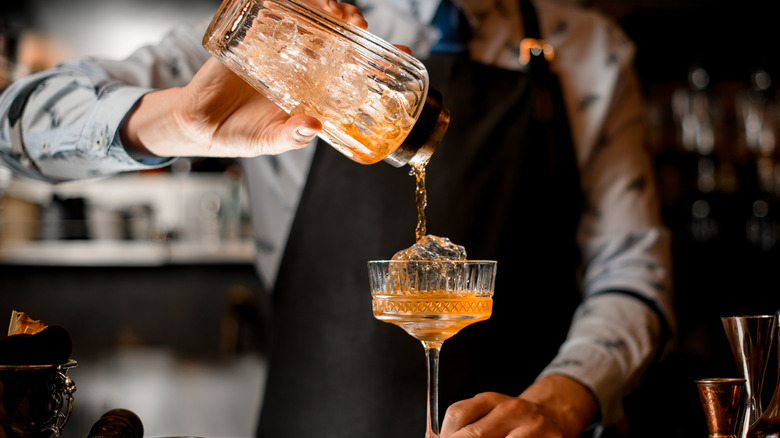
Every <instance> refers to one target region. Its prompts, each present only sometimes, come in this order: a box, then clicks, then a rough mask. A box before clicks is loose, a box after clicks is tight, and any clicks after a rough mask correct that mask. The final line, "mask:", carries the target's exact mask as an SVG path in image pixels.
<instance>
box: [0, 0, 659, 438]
mask: <svg viewBox="0 0 780 438" xmlns="http://www.w3.org/2000/svg"><path fill="white" fill-rule="evenodd" d="M312 2H313V3H316V4H318V5H319V6H321V7H323V8H325V9H326V10H327V11H329V12H330V13H332V14H334V15H336V16H339V17H343V18H345V19H347V20H348V21H350V22H352V23H353V24H356V25H358V26H361V27H364V28H365V27H366V26H368V29H369V30H371V31H372V32H374V33H376V34H378V35H379V36H380V37H383V38H385V39H387V40H389V41H392V42H393V43H397V44H402V45H406V46H408V47H409V48H410V49H411V52H412V54H413V55H414V56H417V57H418V58H420V59H422V60H423V61H424V62H425V64H426V66H427V68H428V70H429V74H430V77H431V84H432V86H434V87H435V88H437V89H438V90H439V91H441V93H442V95H443V96H444V105H445V106H446V107H447V108H448V109H449V110H450V113H451V122H450V127H449V130H448V132H447V134H446V135H445V137H444V140H443V141H442V143H441V144H440V145H439V147H438V149H437V151H436V152H435V154H434V155H433V157H432V159H431V161H430V164H429V165H428V181H427V183H428V199H429V206H428V209H427V211H426V213H427V217H428V230H429V231H430V232H431V233H432V234H436V235H439V236H444V237H448V238H450V239H451V240H452V241H453V242H455V243H457V244H460V245H463V246H465V248H466V250H467V253H468V256H469V258H472V259H492V260H497V261H498V266H499V269H498V275H497V279H496V292H495V298H494V303H495V304H494V309H493V316H492V317H491V319H489V320H488V321H486V322H482V323H480V324H476V325H474V326H470V327H468V328H466V329H464V330H463V331H462V332H461V333H459V334H458V336H456V337H454V338H452V339H451V340H449V341H448V342H447V347H446V348H445V349H444V350H443V352H442V354H443V356H444V357H445V358H446V359H445V361H444V362H443V365H442V369H441V376H440V383H441V403H442V407H443V408H447V411H446V415H445V418H444V420H443V423H442V431H441V436H442V437H452V438H468V437H473V438H476V437H480V438H488V437H495V438H504V437H515V438H517V437H521V436H522V437H531V436H555V437H565V438H573V437H576V436H578V435H579V434H581V433H583V432H589V433H590V432H598V431H600V430H602V428H604V427H610V426H613V425H615V424H617V423H619V422H621V421H622V420H623V419H624V412H623V407H622V401H623V398H624V397H625V396H626V395H627V394H628V393H629V392H630V391H631V389H632V388H634V387H635V385H637V384H638V382H639V381H640V379H641V377H642V375H643V372H645V371H646V370H647V368H648V367H649V366H650V365H651V364H652V363H653V362H654V361H656V360H658V358H659V357H661V356H662V353H663V351H664V349H665V348H666V347H667V346H668V342H669V340H670V339H671V334H672V333H673V332H674V315H673V309H672V292H671V284H670V254H669V234H668V233H667V231H666V230H665V229H664V228H663V226H662V224H661V221H660V218H659V205H658V199H657V194H656V191H655V185H654V179H653V174H652V167H651V165H650V161H649V159H648V156H647V155H646V153H645V150H644V144H643V130H644V126H643V123H642V120H643V108H642V103H641V99H640V93H639V89H638V86H637V83H636V78H635V76H634V73H633V71H632V63H633V56H634V46H633V45H632V43H631V42H630V41H629V40H628V39H627V38H626V37H625V35H624V34H623V33H622V31H621V30H620V29H619V28H618V27H616V26H615V25H614V23H612V22H610V21H609V20H608V19H606V18H604V17H603V16H601V15H599V14H597V13H595V12H593V11H588V10H582V9H578V8H573V7H568V6H562V5H559V4H554V3H548V2H546V1H542V0H534V1H528V0H497V1H494V2H482V1H478V0H460V1H457V2H454V1H453V2H452V3H451V2H449V1H443V2H439V1H437V0H361V1H358V2H357V6H358V7H359V9H358V8H356V7H355V6H352V5H348V4H345V3H337V2H335V1H334V0H316V1H315V0H312ZM361 11H362V13H361ZM209 18H210V17H209ZM206 24H207V21H206V22H204V23H202V24H201V25H200V26H181V27H177V28H176V29H174V30H173V31H172V32H171V33H170V34H168V36H166V37H165V38H164V39H163V40H162V41H160V43H159V44H158V45H156V46H152V47H145V48H141V49H139V50H138V51H137V52H135V53H134V54H133V55H132V56H130V57H129V58H128V59H126V60H122V61H111V60H102V59H91V58H88V59H76V60H73V61H69V62H67V63H64V64H62V65H60V66H58V67H56V68H54V69H51V70H47V71H44V72H41V73H38V74H34V75H31V76H29V77H26V78H24V79H22V80H20V81H18V82H16V83H14V84H13V85H12V86H10V87H9V88H8V89H7V90H6V92H5V93H4V94H3V95H2V96H1V97H0V116H1V117H2V119H1V120H2V122H1V123H2V125H1V126H2V130H0V158H1V159H2V161H3V162H4V163H5V164H6V165H7V166H8V167H10V168H11V169H13V170H14V171H16V172H18V173H20V174H24V175H27V176H30V177H34V178H39V179H43V180H47V181H52V182H58V181H66V180H73V179H84V178H94V177H99V176H104V175H111V174H115V173H118V172H124V171H133V170H139V169H147V168H153V167H160V166H166V165H168V164H170V163H171V162H172V161H173V160H175V159H176V157H179V156H228V157H242V158H243V159H242V164H243V166H244V171H245V175H246V178H247V184H248V191H249V196H250V200H251V208H252V219H253V225H254V231H255V233H256V241H257V243H258V245H257V268H258V273H259V275H260V276H261V278H262V279H263V282H264V284H266V285H267V287H268V293H270V294H272V295H273V304H274V309H273V321H272V325H273V333H272V336H273V341H272V348H271V352H270V357H269V360H270V363H269V369H268V380H267V384H266V391H265V395H264V400H263V404H262V406H263V407H262V412H261V415H260V421H259V426H258V436H261V437H263V438H273V437H289V436H320V437H323V436H324V437H334V438H336V437H338V438H351V437H355V438H365V437H366V436H382V437H385V436H386V437H399V436H413V435H414V434H419V433H422V430H423V429H424V427H425V424H424V423H425V415H424V412H425V397H424V394H423V393H422V391H423V388H424V387H425V378H426V373H425V369H424V366H422V365H421V363H422V352H421V349H420V346H419V344H418V343H417V342H415V341H414V340H412V339H411V338H410V337H409V336H407V335H406V334H405V333H404V332H403V331H402V330H399V329H398V328H396V327H393V326H391V325H389V324H380V323H378V322H377V321H376V320H374V318H373V316H372V314H371V304H370V301H371V296H370V294H369V290H368V278H367V273H366V262H367V261H368V260H374V259H382V258H389V257H390V256H392V254H394V253H395V252H396V251H397V250H400V249H402V248H404V247H408V246H410V245H411V244H412V243H414V242H413V240H414V227H415V222H416V210H415V208H414V181H413V178H411V177H410V176H409V175H408V172H407V170H406V169H398V168H394V167H392V166H389V165H386V164H383V163H380V164H375V165H371V166H363V165H358V164H356V163H354V162H352V161H350V160H348V159H346V158H345V157H344V156H342V155H341V154H339V153H338V152H336V151H335V150H334V149H333V148H331V147H329V146H328V145H327V144H326V143H323V142H319V141H314V142H312V140H313V139H314V137H315V135H316V133H317V132H319V130H320V129H321V126H322V125H321V123H320V122H319V121H318V120H316V119H314V118H311V117H308V116H304V115H296V116H292V117H289V116H288V115H286V114H285V113H284V112H282V111H281V110H280V109H278V108H277V107H275V106H274V105H273V104H272V103H271V102H269V101H268V100H266V99H265V98H264V97H262V96H261V95H259V94H258V93H256V92H255V91H254V90H253V89H252V88H250V87H249V86H248V85H246V84H245V83H244V82H243V81H242V80H240V79H239V78H238V77H236V76H235V75H234V74H233V73H231V72H230V71H229V70H228V69H227V68H226V67H224V66H223V65H222V64H221V63H220V62H219V61H217V60H215V59H212V58H210V57H209V55H208V53H207V52H206V51H205V50H204V49H203V48H202V47H201V44H200V42H201V39H202V36H203V34H204V31H205V28H206ZM524 38H534V39H536V40H544V41H545V42H546V43H547V44H549V45H550V46H551V47H552V48H554V56H548V58H549V59H548V58H545V56H544V55H545V53H540V54H538V55H536V54H531V59H530V60H529V61H528V62H521V61H520V59H519V58H520V56H519V55H520V54H521V53H520V51H519V47H520V46H521V41H522V40H523V39H524ZM548 55H553V53H548ZM310 143H311V144H310Z"/></svg>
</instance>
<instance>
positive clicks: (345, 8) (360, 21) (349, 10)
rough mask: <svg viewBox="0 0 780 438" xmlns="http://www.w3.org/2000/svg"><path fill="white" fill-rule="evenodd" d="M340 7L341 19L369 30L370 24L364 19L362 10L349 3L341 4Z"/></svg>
mask: <svg viewBox="0 0 780 438" xmlns="http://www.w3.org/2000/svg"><path fill="white" fill-rule="evenodd" d="M338 5H339V7H340V8H341V18H343V19H344V20H346V21H348V22H350V23H352V24H354V25H355V26H357V27H359V28H361V29H366V28H368V22H367V21H366V19H365V18H364V17H363V13H362V12H361V11H360V9H358V8H357V7H356V6H354V5H351V4H349V3H339V4H338Z"/></svg>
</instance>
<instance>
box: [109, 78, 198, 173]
mask: <svg viewBox="0 0 780 438" xmlns="http://www.w3.org/2000/svg"><path fill="white" fill-rule="evenodd" d="M176 93H177V89H175V88H172V89H167V90H159V91H153V92H150V93H147V94H145V95H144V96H142V97H141V98H140V99H138V101H137V102H136V104H135V105H134V106H133V107H132V108H131V109H130V111H128V113H127V114H126V115H125V118H124V119H123V120H122V123H121V124H120V125H119V132H118V137H119V138H118V140H119V142H120V143H121V144H122V145H123V147H124V148H125V151H127V153H128V154H129V155H130V156H131V157H133V158H135V159H136V160H138V161H141V162H145V161H148V160H152V161H157V160H165V159H167V158H169V157H174V156H177V155H179V154H178V153H177V151H176V148H177V147H180V144H181V143H186V140H185V139H184V138H183V135H182V134H181V131H182V130H181V129H180V128H179V126H178V124H177V122H176V119H175V112H174V111H175V105H174V102H175V99H176ZM170 139H177V140H178V141H177V142H176V144H175V145H173V144H171V140H170Z"/></svg>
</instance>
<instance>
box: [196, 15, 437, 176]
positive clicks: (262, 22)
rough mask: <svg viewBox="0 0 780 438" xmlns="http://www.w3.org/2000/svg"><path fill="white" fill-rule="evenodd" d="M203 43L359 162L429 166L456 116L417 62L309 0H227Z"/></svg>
mask: <svg viewBox="0 0 780 438" xmlns="http://www.w3.org/2000/svg"><path fill="white" fill-rule="evenodd" d="M203 46H204V47H205V48H206V49H207V50H208V51H209V52H210V53H211V54H212V55H214V56H215V57H217V58H219V59H220V60H221V61H222V62H223V63H225V65H227V66H228V67H229V68H230V69H231V70H233V71H234V72H235V73H236V74H238V75H239V76H241V77H242V78H243V79H244V80H245V81H247V82H248V83H249V84H251V85H252V86H253V87H254V88H256V89H257V90H258V91H260V92H261V93H263V94H264V95H265V96H267V97H268V98H269V99H270V100H272V101H273V102H274V103H276V104H277V105H278V106H279V107H281V108H282V109H283V110H284V111H286V112H287V113H289V114H291V115H292V114H307V115H310V116H312V117H315V118H317V119H318V120H320V121H321V122H322V124H323V129H322V131H321V132H320V134H319V136H320V137H321V138H322V139H324V140H325V141H327V142H328V143H330V144H331V145H332V146H333V147H334V148H336V149H337V150H338V151H340V152H341V153H343V154H344V155H346V156H347V157H349V158H351V159H352V160H354V161H356V162H358V163H361V164H372V163H376V162H378V161H380V160H384V161H385V162H388V163H390V164H392V165H393V166H396V167H400V166H403V165H404V164H407V163H408V164H410V165H422V166H424V165H425V164H426V163H427V162H428V160H429V159H430V157H431V155H432V154H433V152H434V150H435V149H436V146H437V145H438V144H439V142H440V141H441V138H442V136H443V135H444V132H445V131H446V129H447V125H448V124H449V111H447V109H446V108H444V107H443V106H442V105H441V96H440V95H439V94H438V93H437V92H436V91H434V90H433V89H432V88H430V87H429V85H428V72H427V70H426V69H425V66H423V64H422V63H421V62H420V61H419V60H417V59H416V58H414V57H412V56H410V55H408V54H406V53H404V52H403V51H401V50H399V49H398V48H396V47H394V46H393V45H391V44H389V43H387V42H386V41H384V40H382V39H380V38H377V37H376V36H374V35H372V34H370V33H368V32H366V31H364V30H363V29H360V28H358V27H357V26H354V25H352V24H350V23H347V22H346V21H344V20H341V19H339V18H336V17H334V16H332V15H330V14H328V13H327V12H325V11H324V10H322V9H320V8H318V7H316V6H313V5H310V4H308V3H306V2H304V1H302V0H224V1H223V2H222V5H221V6H220V7H219V9H218V10H217V12H216V14H215V15H214V18H213V19H212V21H211V24H210V25H209V28H208V30H207V32H206V34H205V36H204V37H203Z"/></svg>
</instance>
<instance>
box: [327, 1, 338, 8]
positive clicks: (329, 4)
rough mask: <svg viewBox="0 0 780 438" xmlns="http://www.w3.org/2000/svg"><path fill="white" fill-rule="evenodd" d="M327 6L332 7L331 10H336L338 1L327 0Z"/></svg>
mask: <svg viewBox="0 0 780 438" xmlns="http://www.w3.org/2000/svg"><path fill="white" fill-rule="evenodd" d="M328 7H329V8H331V9H333V10H338V9H339V2H338V1H336V0H328Z"/></svg>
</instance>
